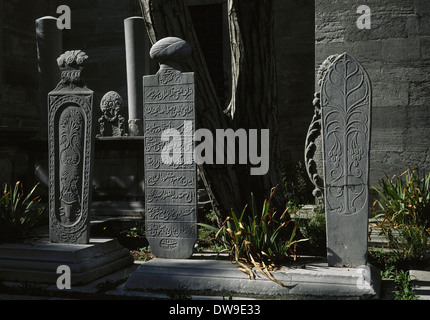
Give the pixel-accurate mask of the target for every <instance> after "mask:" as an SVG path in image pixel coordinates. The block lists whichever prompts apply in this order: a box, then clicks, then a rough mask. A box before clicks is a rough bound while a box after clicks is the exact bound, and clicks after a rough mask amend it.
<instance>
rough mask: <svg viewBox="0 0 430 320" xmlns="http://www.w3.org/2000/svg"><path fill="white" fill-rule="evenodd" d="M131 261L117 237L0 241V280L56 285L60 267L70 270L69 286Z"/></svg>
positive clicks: (104, 273) (89, 280) (127, 251)
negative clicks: (79, 241) (81, 240)
mask: <svg viewBox="0 0 430 320" xmlns="http://www.w3.org/2000/svg"><path fill="white" fill-rule="evenodd" d="M130 264H133V258H132V256H131V255H130V251H129V250H128V249H125V248H123V247H122V246H121V245H120V244H119V243H118V241H117V240H116V239H95V238H92V239H90V242H89V243H88V244H59V243H51V242H50V241H49V240H48V239H47V238H42V239H40V240H37V241H35V242H32V243H4V244H0V280H1V281H17V282H29V283H45V284H52V285H55V284H56V281H57V279H58V277H59V276H60V274H57V268H58V267H59V266H68V267H69V268H70V270H71V285H72V286H73V285H77V284H85V283H89V282H91V281H93V280H95V279H98V278H100V277H103V276H105V275H108V274H110V273H112V272H115V271H117V270H119V269H121V268H123V267H125V266H128V265H130Z"/></svg>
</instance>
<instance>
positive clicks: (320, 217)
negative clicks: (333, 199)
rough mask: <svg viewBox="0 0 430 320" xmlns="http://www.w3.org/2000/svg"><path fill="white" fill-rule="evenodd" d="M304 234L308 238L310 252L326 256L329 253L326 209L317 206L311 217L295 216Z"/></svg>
mask: <svg viewBox="0 0 430 320" xmlns="http://www.w3.org/2000/svg"><path fill="white" fill-rule="evenodd" d="M294 219H295V221H296V222H297V225H298V227H299V229H300V232H301V233H302V235H303V236H304V237H305V238H307V239H308V240H309V241H308V243H307V244H308V248H307V249H306V250H307V252H308V253H309V254H312V255H319V256H326V254H327V233H326V218H325V212H324V209H322V208H320V207H316V208H315V209H314V211H313V214H312V215H310V217H301V216H299V215H297V217H296V216H295V217H294Z"/></svg>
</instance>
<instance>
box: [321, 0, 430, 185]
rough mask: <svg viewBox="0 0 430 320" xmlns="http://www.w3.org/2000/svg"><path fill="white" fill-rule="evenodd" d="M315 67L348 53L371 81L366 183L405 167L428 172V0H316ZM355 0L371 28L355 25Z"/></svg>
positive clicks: (429, 13)
mask: <svg viewBox="0 0 430 320" xmlns="http://www.w3.org/2000/svg"><path fill="white" fill-rule="evenodd" d="M315 3H316V7H315V15H316V19H315V38H316V44H315V45H316V47H315V52H316V57H315V68H318V65H319V64H320V63H321V62H323V61H324V60H325V58H327V57H328V56H329V55H331V54H335V53H343V52H349V53H350V54H352V55H353V56H355V57H356V58H357V59H358V60H359V61H360V62H361V63H362V64H363V65H364V67H365V68H366V70H367V72H368V74H369V76H370V79H371V80H372V85H373V114H372V117H373V118H372V121H373V123H372V136H371V166H370V167H371V172H370V184H371V185H373V186H377V185H378V180H379V179H381V178H384V177H385V174H387V175H389V176H392V175H393V174H400V173H402V172H403V171H404V170H405V168H406V167H407V166H417V167H418V168H419V169H420V170H421V171H422V172H424V171H426V172H429V171H430V144H429V142H428V137H429V135H430V85H429V83H430V1H428V0H368V1H353V0H338V1H323V0H316V2H315ZM359 5H367V6H368V7H369V8H370V9H371V28H370V29H368V30H367V29H362V30H360V29H359V28H358V27H357V24H356V22H357V19H358V18H359V17H360V14H357V13H356V12H357V8H358V6H359Z"/></svg>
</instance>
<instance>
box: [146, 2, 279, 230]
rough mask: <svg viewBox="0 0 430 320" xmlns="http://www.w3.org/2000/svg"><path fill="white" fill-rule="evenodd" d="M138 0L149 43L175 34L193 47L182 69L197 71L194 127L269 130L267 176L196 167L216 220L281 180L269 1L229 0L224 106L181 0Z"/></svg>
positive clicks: (243, 169) (236, 168)
mask: <svg viewBox="0 0 430 320" xmlns="http://www.w3.org/2000/svg"><path fill="white" fill-rule="evenodd" d="M139 1H140V4H141V8H142V14H143V17H144V19H145V22H146V26H147V31H148V35H149V37H150V39H151V42H152V43H155V42H156V41H158V40H160V39H162V38H164V37H168V36H175V37H179V38H182V39H184V40H185V41H187V42H188V43H189V44H190V45H191V47H192V48H193V54H192V57H191V59H189V60H188V61H187V63H185V64H184V65H183V69H184V71H194V72H195V81H196V128H197V129H198V128H206V129H209V130H210V131H211V132H212V133H213V136H214V137H215V136H216V135H215V130H216V129H227V128H232V129H234V130H237V129H239V128H243V129H246V130H247V129H270V144H269V145H270V149H269V150H270V167H269V168H270V169H269V172H268V173H267V174H266V175H262V176H250V171H249V170H250V166H249V165H207V164H204V165H201V166H199V171H200V175H201V177H202V179H203V181H204V182H205V186H206V189H207V191H208V193H209V196H210V198H211V201H212V205H213V208H214V210H215V212H216V214H217V216H218V220H219V222H221V221H223V220H224V219H225V218H226V217H227V215H228V214H229V213H230V210H231V209H233V210H234V211H235V212H238V211H242V209H243V207H244V206H245V204H246V203H248V202H249V198H250V193H251V192H253V193H254V195H255V196H256V199H257V200H258V202H259V203H261V204H262V203H263V200H264V198H265V197H267V196H268V195H269V193H270V189H271V187H273V186H275V185H276V184H277V183H279V181H280V170H279V157H278V154H279V146H278V133H277V118H276V117H277V103H276V73H275V54H274V41H273V3H272V1H256V0H251V1H246V4H240V2H241V1H235V0H229V24H230V42H231V50H232V66H233V68H232V74H233V86H232V90H233V91H232V101H231V103H230V105H229V107H228V109H227V110H223V107H222V106H221V103H220V101H219V99H218V97H217V95H216V91H215V88H214V86H213V83H212V80H211V77H210V75H209V71H208V68H207V65H206V60H205V58H204V56H203V54H202V51H201V49H200V45H199V42H198V39H197V36H196V34H195V31H194V27H193V24H192V21H191V17H190V15H189V12H188V8H187V6H186V5H185V3H184V1H183V0H168V1H166V0H139ZM242 2H244V1H243V0H242ZM214 147H215V146H214ZM214 154H215V153H214ZM279 193H280V192H278V194H279ZM281 209H282V208H281Z"/></svg>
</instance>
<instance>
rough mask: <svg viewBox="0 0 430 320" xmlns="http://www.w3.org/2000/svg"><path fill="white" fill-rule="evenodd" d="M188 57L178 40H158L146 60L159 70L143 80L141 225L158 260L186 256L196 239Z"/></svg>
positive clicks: (191, 76) (191, 88)
mask: <svg viewBox="0 0 430 320" xmlns="http://www.w3.org/2000/svg"><path fill="white" fill-rule="evenodd" d="M190 54H191V47H190V46H189V44H188V43H186V42H185V41H183V40H181V39H179V38H173V37H171V38H164V39H162V40H160V41H158V42H157V43H155V44H154V46H153V47H152V49H151V51H150V56H151V58H153V59H154V60H156V61H158V62H159V63H160V65H161V67H160V70H159V71H158V72H157V74H156V75H153V76H145V77H144V78H143V88H144V95H143V97H144V135H145V147H144V152H145V154H144V159H145V165H144V166H145V227H146V235H147V239H148V241H149V244H150V246H151V251H152V253H153V254H154V255H155V256H156V257H158V258H166V259H186V258H189V257H191V255H192V254H193V249H194V243H195V242H196V240H197V227H196V222H197V167H196V163H195V162H194V158H193V155H194V140H193V137H194V130H195V104H194V101H195V100H194V99H195V96H194V95H195V87H194V73H192V72H187V73H183V72H181V62H182V61H184V60H185V59H186V58H187V57H189V55H190Z"/></svg>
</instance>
